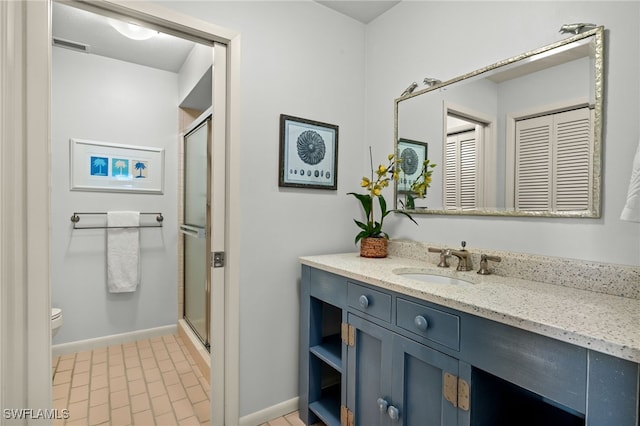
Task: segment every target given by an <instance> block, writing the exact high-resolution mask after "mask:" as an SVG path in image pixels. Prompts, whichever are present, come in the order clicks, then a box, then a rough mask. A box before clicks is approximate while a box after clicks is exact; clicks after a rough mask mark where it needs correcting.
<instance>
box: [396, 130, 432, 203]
mask: <svg viewBox="0 0 640 426" xmlns="http://www.w3.org/2000/svg"><path fill="white" fill-rule="evenodd" d="M428 147H429V146H428V144H427V143H426V142H418V141H414V140H410V139H403V138H400V139H398V154H397V155H398V158H399V159H401V160H402V161H401V162H400V178H399V180H398V192H399V193H406V192H411V185H412V184H413V182H414V181H415V180H416V179H417V178H418V177H419V176H420V174H421V173H422V163H424V160H426V159H427V158H428V157H427V151H428Z"/></svg>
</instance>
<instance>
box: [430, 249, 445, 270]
mask: <svg viewBox="0 0 640 426" xmlns="http://www.w3.org/2000/svg"><path fill="white" fill-rule="evenodd" d="M427 251H429V252H431V253H440V263H438V266H439V267H440V268H448V267H449V262H448V259H449V257H451V250H449V249H444V248H443V249H439V248H435V247H428V248H427Z"/></svg>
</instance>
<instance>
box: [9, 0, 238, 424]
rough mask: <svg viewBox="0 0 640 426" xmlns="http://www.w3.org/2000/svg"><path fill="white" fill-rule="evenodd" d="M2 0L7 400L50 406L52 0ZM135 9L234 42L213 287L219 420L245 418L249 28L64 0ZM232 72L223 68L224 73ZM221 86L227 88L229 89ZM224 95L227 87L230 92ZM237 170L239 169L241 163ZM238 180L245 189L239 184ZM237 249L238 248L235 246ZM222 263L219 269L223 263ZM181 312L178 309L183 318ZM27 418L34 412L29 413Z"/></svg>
mask: <svg viewBox="0 0 640 426" xmlns="http://www.w3.org/2000/svg"><path fill="white" fill-rule="evenodd" d="M52 1H53V0H32V1H27V2H0V24H1V25H0V28H1V30H0V33H1V34H2V37H1V40H2V41H0V60H1V61H0V67H1V71H2V72H1V73H0V76H1V77H0V95H1V96H0V99H1V101H0V123H2V125H1V126H0V137H1V140H0V165H1V166H2V167H0V170H1V172H0V203H1V206H2V210H0V280H1V282H0V332H1V336H2V338H1V339H0V377H2V378H3V380H2V383H1V384H0V405H1V406H2V408H23V407H29V408H33V409H40V408H42V409H44V408H48V407H51V405H52V399H51V395H52V390H51V386H52V383H51V339H50V336H51V314H50V309H51V304H50V303H51V302H50V282H49V280H50V278H49V271H50V263H49V257H50V253H49V252H50V214H51V210H50V202H49V200H50V185H51V178H50V149H51V147H50V135H51V123H50V117H51V98H50V93H51V25H52V24H51V2H52ZM61 1H63V2H64V3H67V4H70V5H73V6H76V7H82V8H84V9H87V10H91V11H98V12H99V13H101V14H103V15H105V14H106V15H108V16H119V17H127V18H128V19H129V20H137V21H139V22H141V23H144V24H146V25H148V26H151V27H154V28H157V29H161V30H162V31H164V32H168V33H170V34H173V35H178V36H181V37H186V38H189V36H190V37H192V38H193V39H196V40H198V41H200V42H202V40H208V41H210V43H209V44H210V45H212V46H215V43H221V44H224V45H226V49H225V50H226V51H227V54H226V56H225V57H224V58H220V57H218V58H215V60H216V63H219V64H220V66H221V67H224V69H225V70H226V81H222V82H221V81H219V80H220V79H219V78H218V79H217V78H216V77H215V76H214V83H213V86H214V88H217V89H218V91H217V92H216V91H215V89H214V98H213V99H214V100H213V102H214V108H216V107H217V108H218V112H219V113H221V114H220V115H221V117H220V118H219V120H218V122H217V125H216V126H215V127H216V128H217V129H218V130H217V132H216V134H214V138H215V137H218V138H222V139H221V140H222V141H224V147H225V149H226V152H225V155H224V156H223V157H222V158H221V159H218V161H219V162H222V166H224V167H221V165H220V164H218V170H220V169H221V168H222V169H223V172H224V176H226V181H225V183H224V193H223V196H224V198H225V200H226V203H224V204H223V208H224V213H225V218H226V219H225V222H224V224H223V225H221V226H223V229H225V230H226V231H227V232H226V233H225V234H224V242H223V245H224V249H225V251H226V252H227V263H226V265H225V267H224V268H219V269H224V271H223V275H224V281H223V282H224V285H223V286H220V287H219V288H217V289H215V291H212V295H211V298H212V305H213V306H216V311H215V312H216V315H215V316H214V317H213V318H212V320H211V323H212V325H213V327H212V333H213V335H212V338H217V339H218V341H222V342H224V344H223V345H215V348H216V350H212V351H211V358H212V359H211V381H210V382H211V405H210V409H211V424H212V425H224V424H237V423H238V418H239V356H238V353H239V284H238V283H239V270H240V267H239V257H240V256H239V251H238V248H239V242H240V238H239V229H240V224H239V218H240V215H239V214H237V213H238V212H239V205H240V202H239V196H238V194H239V193H240V191H239V190H238V189H239V188H238V187H239V173H238V172H237V170H239V169H238V168H233V167H231V166H232V165H233V164H238V163H239V143H240V140H239V135H240V131H239V127H240V126H239V104H238V100H239V86H240V82H239V76H240V72H239V71H240V35H239V34H238V33H237V32H235V31H232V30H229V29H226V28H223V27H220V26H217V25H214V24H211V23H208V22H204V21H201V20H198V19H196V18H193V17H191V16H188V15H184V14H180V13H178V12H175V11H172V10H170V9H166V8H164V7H163V6H160V5H157V4H151V3H145V2H137V1H136V2H132V1H129V2H126V1H120V0H94V1H86V0H61ZM219 74H223V73H219ZM220 88H223V90H222V92H220V90H219V89H220ZM220 95H223V96H220ZM233 170H236V172H234V171H233ZM234 189H235V190H234ZM229 253H234V254H235V256H230V255H229ZM218 273H219V271H218ZM176 321H177V319H176ZM25 422H27V421H25Z"/></svg>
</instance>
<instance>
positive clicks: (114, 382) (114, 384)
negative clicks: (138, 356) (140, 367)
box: [109, 373, 127, 392]
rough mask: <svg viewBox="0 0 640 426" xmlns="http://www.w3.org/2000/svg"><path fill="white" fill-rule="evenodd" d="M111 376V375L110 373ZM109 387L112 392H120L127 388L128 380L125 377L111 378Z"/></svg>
mask: <svg viewBox="0 0 640 426" xmlns="http://www.w3.org/2000/svg"><path fill="white" fill-rule="evenodd" d="M109 375H110V376H111V373H109ZM109 387H110V390H111V392H114V391H119V390H123V389H126V388H127V378H126V377H125V376H117V377H113V376H111V377H110V379H109Z"/></svg>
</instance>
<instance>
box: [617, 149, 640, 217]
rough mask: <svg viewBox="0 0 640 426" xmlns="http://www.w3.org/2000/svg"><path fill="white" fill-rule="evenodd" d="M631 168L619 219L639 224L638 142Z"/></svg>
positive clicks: (639, 180)
mask: <svg viewBox="0 0 640 426" xmlns="http://www.w3.org/2000/svg"><path fill="white" fill-rule="evenodd" d="M632 167H633V168H632V169H631V180H630V182H629V190H628V191H627V202H626V204H625V206H624V208H623V209H622V214H621V215H620V219H622V220H627V221H629V222H640V142H638V149H637V150H636V156H635V157H634V158H633V166H632Z"/></svg>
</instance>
